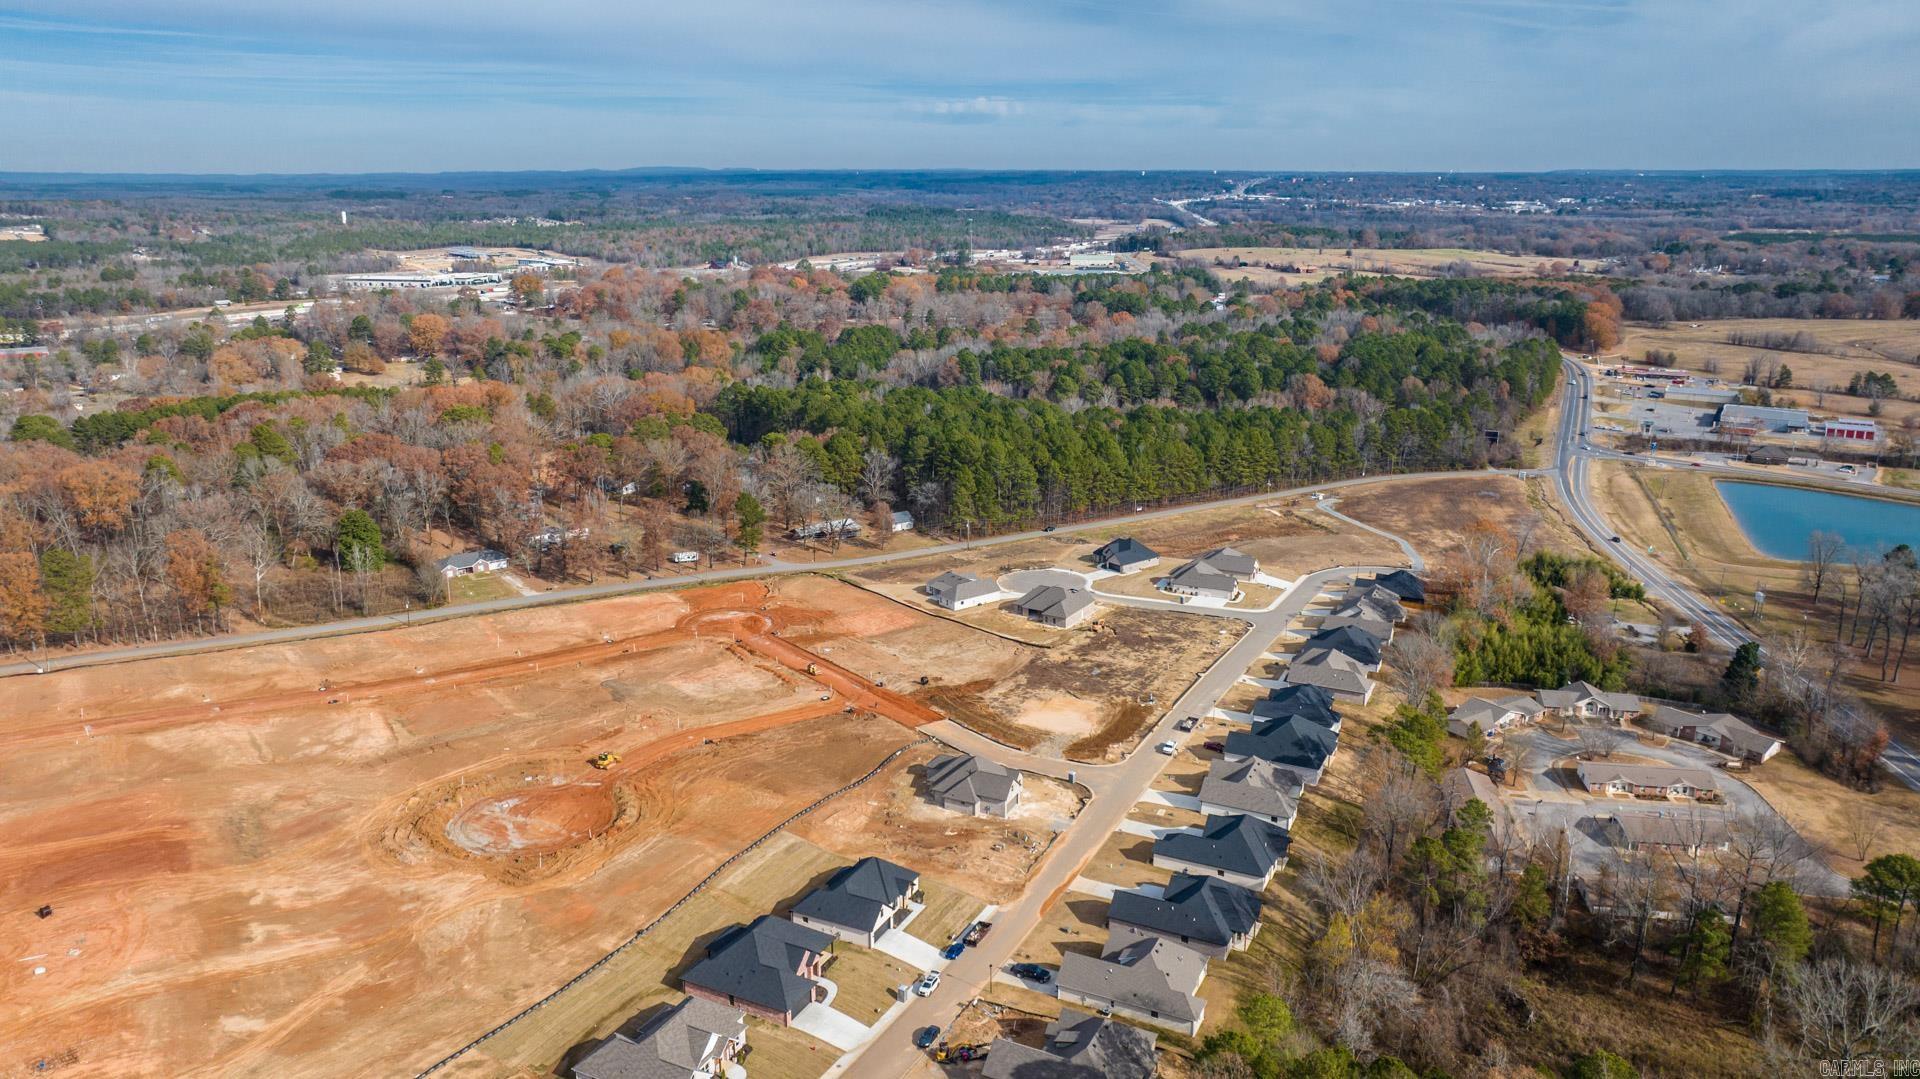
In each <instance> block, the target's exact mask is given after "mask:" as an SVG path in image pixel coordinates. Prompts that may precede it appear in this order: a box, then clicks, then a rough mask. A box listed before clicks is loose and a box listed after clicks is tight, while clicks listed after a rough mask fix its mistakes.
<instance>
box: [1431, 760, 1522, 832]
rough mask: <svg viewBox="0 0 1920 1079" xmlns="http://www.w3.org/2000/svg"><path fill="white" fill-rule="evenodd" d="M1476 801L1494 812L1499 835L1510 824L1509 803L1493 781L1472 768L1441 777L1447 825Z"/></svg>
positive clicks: (1441, 798)
mask: <svg viewBox="0 0 1920 1079" xmlns="http://www.w3.org/2000/svg"><path fill="white" fill-rule="evenodd" d="M1476 799H1477V800H1478V801H1479V802H1480V803H1481V804H1482V805H1484V806H1486V807H1487V808H1488V809H1489V810H1492V811H1493V826H1494V834H1496V835H1498V834H1499V833H1500V831H1501V830H1502V829H1504V828H1505V827H1506V825H1507V823H1508V815H1507V803H1506V801H1505V800H1504V799H1502V798H1501V797H1500V788H1498V787H1496V786H1494V785H1493V780H1492V779H1489V778H1488V777H1487V774H1486V773H1485V772H1476V771H1474V770H1473V769H1471V768H1455V769H1453V770H1452V771H1450V772H1448V773H1447V774H1446V775H1445V776H1443V777H1441V779H1440V803H1441V804H1442V805H1443V806H1445V807H1446V810H1447V823H1449V824H1451V823H1453V818H1454V814H1456V813H1458V812H1460V810H1461V809H1462V808H1463V807H1464V806H1465V805H1466V804H1467V803H1468V802H1471V801H1474V800H1476Z"/></svg>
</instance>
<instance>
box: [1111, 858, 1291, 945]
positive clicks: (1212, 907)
mask: <svg viewBox="0 0 1920 1079" xmlns="http://www.w3.org/2000/svg"><path fill="white" fill-rule="evenodd" d="M1107 925H1108V926H1109V927H1120V926H1128V927H1131V928H1133V929H1138V930H1140V931H1141V932H1143V933H1148V934H1151V935H1153V936H1156V937H1164V938H1166V939H1168V940H1171V941H1175V942H1177V943H1180V944H1185V945H1186V946H1188V947H1190V948H1192V949H1194V950H1195V951H1198V952H1202V953H1205V954H1207V955H1210V956H1215V957H1218V956H1223V955H1226V954H1227V953H1228V952H1232V951H1239V950H1241V949H1244V948H1246V946H1247V945H1249V944H1251V943H1252V942H1253V935H1254V934H1255V933H1256V932H1258V931H1259V929H1260V893H1258V892H1256V891H1254V890H1252V889H1251V888H1242V887H1241V886H1239V885H1238V884H1228V883H1227V882H1225V881H1222V880H1215V879H1213V878H1212V877H1196V876H1193V875H1191V874H1188V873H1176V874H1174V876H1173V879H1172V880H1170V881H1168V882H1167V886H1166V887H1165V888H1164V889H1162V890H1161V892H1160V894H1159V895H1150V894H1148V893H1146V892H1141V891H1134V890H1127V891H1120V892H1115V893H1113V902H1112V903H1110V904H1109V905H1108V906H1107Z"/></svg>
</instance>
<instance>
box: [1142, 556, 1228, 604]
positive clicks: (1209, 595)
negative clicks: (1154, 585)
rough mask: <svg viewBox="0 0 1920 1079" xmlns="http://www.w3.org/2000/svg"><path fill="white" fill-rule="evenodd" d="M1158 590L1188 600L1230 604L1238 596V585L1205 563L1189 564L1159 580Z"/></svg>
mask: <svg viewBox="0 0 1920 1079" xmlns="http://www.w3.org/2000/svg"><path fill="white" fill-rule="evenodd" d="M1160 590H1161V591H1162V592H1170V593H1172V594H1174V595H1176V596H1179V597H1181V602H1182V603H1184V602H1186V601H1187V600H1189V599H1212V600H1219V601H1220V602H1222V603H1231V602H1232V601H1233V599H1234V597H1235V596H1238V595H1239V594H1240V584H1239V582H1238V581H1235V580H1234V579H1233V578H1232V577H1229V576H1227V575H1226V574H1224V573H1221V572H1220V571H1219V570H1216V569H1214V568H1213V567H1212V566H1210V565H1208V564H1207V563H1205V562H1189V563H1187V564H1186V565H1184V566H1181V567H1180V568H1179V569H1177V570H1174V571H1173V572H1172V573H1169V574H1167V575H1166V576H1165V577H1162V578H1160Z"/></svg>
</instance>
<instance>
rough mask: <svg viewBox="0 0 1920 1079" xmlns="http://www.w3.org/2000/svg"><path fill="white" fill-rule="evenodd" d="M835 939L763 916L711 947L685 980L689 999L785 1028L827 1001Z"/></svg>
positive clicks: (722, 936)
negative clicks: (826, 975)
mask: <svg viewBox="0 0 1920 1079" xmlns="http://www.w3.org/2000/svg"><path fill="white" fill-rule="evenodd" d="M832 947H833V938H832V937H830V936H828V935H827V934H825V933H822V932H820V931H819V930H817V929H808V928H807V927H806V926H804V925H795V924H794V923H792V922H790V921H788V920H786V919H785V918H776V917H774V916H773V915H771V914H762V915H761V916H760V917H758V918H755V919H754V920H753V922H752V924H750V925H744V926H734V927H733V928H732V929H729V930H727V931H726V932H724V933H722V934H720V935H719V936H718V937H715V938H714V940H713V943H711V944H709V945H707V957H706V958H705V959H702V960H700V961H699V962H698V963H695V964H694V965H693V968H692V969H691V970H688V971H687V972H686V973H685V974H683V975H681V976H680V988H682V989H684V990H686V991H687V995H688V996H693V997H701V998H703V999H706V1000H711V1001H713V1002H715V1003H718V1004H725V1005H727V1006H729V1007H734V1008H739V1009H740V1010H741V1011H744V1012H747V1013H748V1014H750V1015H757V1016H759V1017H761V1018H762V1019H766V1020H768V1021H770V1022H775V1023H779V1024H780V1025H781V1026H786V1025H787V1024H789V1023H791V1022H793V1017H794V1016H796V1015H798V1014H800V1012H801V1011H803V1010H805V1009H806V1007H807V1005H809V1004H812V1003H813V1002H814V1001H816V1000H822V999H824V998H825V996H826V989H825V987H824V986H822V985H821V984H820V983H819V982H818V981H816V980H815V979H817V978H819V977H820V973H821V971H822V970H823V969H824V968H825V967H826V965H827V961H828V960H829V959H830V958H831V957H832V956H831V953H830V952H829V950H828V949H830V948H832Z"/></svg>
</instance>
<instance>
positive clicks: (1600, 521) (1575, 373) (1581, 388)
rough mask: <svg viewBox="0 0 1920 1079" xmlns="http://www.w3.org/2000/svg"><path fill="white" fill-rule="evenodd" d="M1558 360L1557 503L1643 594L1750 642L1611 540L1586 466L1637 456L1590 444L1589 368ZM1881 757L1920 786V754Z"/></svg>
mask: <svg viewBox="0 0 1920 1079" xmlns="http://www.w3.org/2000/svg"><path fill="white" fill-rule="evenodd" d="M1560 362H1561V363H1562V365H1564V366H1565V368H1566V371H1567V380H1566V383H1565V385H1564V387H1563V388H1562V391H1561V392H1562V393H1563V394H1564V398H1563V401H1562V407H1561V409H1560V434H1559V439H1560V445H1559V452H1558V454H1557V455H1556V457H1555V461H1554V468H1553V475H1554V484H1555V486H1556V487H1557V488H1558V490H1559V494H1560V502H1561V504H1563V505H1565V506H1566V507H1567V512H1568V514H1569V515H1570V516H1571V517H1572V518H1573V521H1574V523H1575V524H1576V525H1577V526H1578V527H1579V528H1580V531H1582V532H1584V533H1586V536H1587V539H1588V540H1590V541H1591V542H1592V543H1593V545H1594V546H1595V547H1597V548H1599V549H1600V550H1603V551H1605V552H1607V554H1608V555H1609V556H1610V557H1612V559H1613V560H1614V561H1615V562H1618V563H1619V564H1620V566H1621V567H1622V568H1623V569H1625V570H1626V571H1627V572H1628V573H1629V574H1632V575H1633V576H1634V577H1635V578H1637V579H1639V580H1640V581H1641V583H1643V584H1645V585H1646V587H1647V594H1648V595H1650V596H1652V597H1654V598H1655V599H1658V600H1659V601H1661V602H1662V603H1665V604H1667V605H1668V606H1669V607H1672V608H1673V609H1674V610H1676V611H1679V612H1680V613H1681V614H1683V615H1685V616H1686V617H1687V618H1689V619H1691V620H1692V621H1693V622H1695V623H1697V624H1698V625H1700V626H1702V627H1704V628H1705V629H1706V631H1707V636H1708V637H1710V638H1712V639H1713V640H1714V641H1715V642H1717V643H1719V644H1721V645H1723V646H1725V647H1727V648H1729V649H1732V648H1738V647H1739V646H1740V645H1742V644H1745V643H1746V642H1748V641H1752V640H1755V638H1754V636H1753V635H1752V634H1751V633H1748V632H1747V630H1746V627H1744V626H1742V625H1741V624H1740V623H1739V622H1738V621H1737V620H1735V619H1734V618H1733V616H1731V615H1729V614H1727V613H1726V612H1725V611H1723V610H1721V609H1720V608H1719V607H1718V606H1717V605H1715V604H1714V603H1713V602H1712V601H1711V600H1709V599H1707V598H1706V597H1705V596H1702V595H1700V594H1699V593H1698V592H1696V591H1694V590H1693V589H1692V588H1691V587H1689V586H1687V585H1686V584H1684V583H1682V582H1681V581H1680V580H1679V579H1677V578H1675V577H1674V576H1673V575H1671V574H1669V573H1668V572H1667V571H1666V569H1665V568H1664V567H1662V566H1661V565H1660V564H1659V563H1658V562H1656V561H1654V559H1653V558H1652V557H1650V556H1648V555H1646V554H1643V553H1642V552H1640V551H1638V550H1635V549H1634V548H1633V547H1632V545H1630V544H1626V543H1616V542H1614V540H1615V538H1616V537H1617V536H1618V535H1619V533H1618V532H1615V531H1614V530H1613V527H1612V525H1611V524H1609V523H1608V521H1607V519H1606V518H1605V517H1604V516H1602V515H1601V513H1600V510H1599V508H1598V507H1597V506H1595V505H1594V503H1593V497H1592V494H1591V488H1590V487H1589V484H1588V479H1587V466H1588V463H1589V462H1591V461H1592V460H1594V459H1595V458H1601V459H1609V460H1624V461H1636V462H1637V461H1640V459H1639V458H1636V457H1631V456H1624V455H1622V454H1618V453H1614V452H1611V451H1608V450H1595V449H1591V448H1590V446H1589V443H1588V441H1587V439H1586V437H1585V431H1586V430H1587V428H1588V424H1589V421H1590V419H1591V416H1590V413H1591V410H1592V408H1593V372H1591V371H1589V370H1588V369H1587V368H1586V366H1585V365H1584V364H1581V363H1579V362H1578V361H1576V360H1573V359H1572V358H1570V357H1566V356H1562V357H1561V361H1560ZM1642 463H1644V462H1642ZM1702 467H1703V468H1704V469H1705V470H1706V471H1710V472H1716V473H1721V474H1731V475H1738V476H1741V477H1743V478H1746V479H1753V478H1755V477H1754V475H1753V474H1752V473H1751V472H1747V471H1745V470H1741V469H1733V468H1726V467H1723V466H1715V465H1705V466H1702ZM1823 486H1824V485H1823ZM1882 760H1883V762H1884V763H1885V764H1886V766H1887V770H1888V771H1889V772H1892V773H1893V774H1894V775H1895V776H1896V777H1898V778H1899V780H1900V781H1901V782H1902V783H1905V784H1906V785H1907V786H1909V787H1912V788H1914V789H1915V790H1920V757H1916V756H1915V755H1914V753H1913V751H1912V750H1910V749H1908V748H1907V747H1906V746H1904V745H1901V744H1900V743H1899V742H1895V741H1891V740H1890V741H1889V742H1888V743H1887V750H1886V753H1885V754H1884V755H1883V757H1882Z"/></svg>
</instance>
